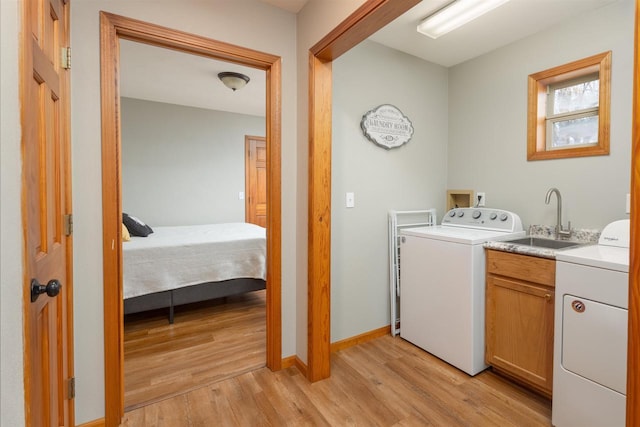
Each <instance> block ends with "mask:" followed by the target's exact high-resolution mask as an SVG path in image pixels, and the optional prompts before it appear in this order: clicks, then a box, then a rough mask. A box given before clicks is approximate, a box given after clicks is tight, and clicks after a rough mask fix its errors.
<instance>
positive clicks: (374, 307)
mask: <svg viewBox="0 0 640 427" xmlns="http://www.w3.org/2000/svg"><path fill="white" fill-rule="evenodd" d="M390 64H392V65H390ZM398 76H402V77H401V78H398ZM447 80H448V79H447V69H446V68H445V67H442V66H439V65H435V64H432V63H429V62H426V61H423V60H421V59H419V58H416V57H414V56H410V55H407V54H405V53H402V52H399V51H397V50H394V49H390V48H388V47H385V46H383V45H381V44H378V43H375V42H372V41H364V42H362V43H361V44H359V45H358V46H356V47H355V48H353V49H351V50H350V51H349V52H347V53H346V54H344V55H343V56H341V57H340V58H338V59H337V60H336V61H334V62H333V129H332V132H333V145H332V157H331V158H332V170H331V179H332V190H331V205H332V210H331V341H332V342H335V341H340V340H342V339H345V338H349V337H353V336H356V335H358V334H362V333H365V332H368V331H371V330H374V329H377V328H381V327H383V326H386V325H389V280H388V278H389V269H388V263H389V261H388V259H389V246H388V237H387V235H388V228H387V214H388V211H389V210H390V209H394V210H417V209H428V208H436V209H437V211H438V213H439V215H440V216H441V215H442V213H443V210H444V203H445V195H446V176H447V122H448V119H447V103H448V101H447V96H448V94H447V87H448V81H447ZM390 82H393V84H389V83H390ZM380 104H392V105H394V106H396V107H397V108H399V109H400V110H401V111H402V113H403V114H404V115H405V116H407V117H408V118H409V120H411V122H412V124H413V127H414V135H413V138H412V139H411V141H409V142H408V143H407V144H405V145H403V146H402V147H400V148H395V149H391V150H385V149H384V148H381V147H379V146H377V145H375V144H374V143H372V142H370V141H369V140H368V139H366V138H365V136H364V135H363V134H362V130H361V129H360V121H361V119H362V116H363V114H365V113H366V112H367V111H369V110H371V109H373V108H375V107H377V106H378V105H380ZM346 192H354V193H355V207H354V208H346V207H345V193H346Z"/></svg>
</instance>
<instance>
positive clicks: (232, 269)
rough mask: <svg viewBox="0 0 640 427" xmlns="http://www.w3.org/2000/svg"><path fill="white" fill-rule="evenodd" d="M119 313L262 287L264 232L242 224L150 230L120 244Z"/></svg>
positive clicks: (170, 307)
mask: <svg viewBox="0 0 640 427" xmlns="http://www.w3.org/2000/svg"><path fill="white" fill-rule="evenodd" d="M122 247H123V297H124V314H132V313H137V312H141V311H147V310H153V309H158V308H168V309H169V322H170V323H173V314H174V307H175V306H177V305H180V304H188V303H192V302H198V301H204V300H209V299H213V298H221V297H225V296H230V295H236V294H240V293H244V292H250V291H255V290H260V289H265V287H266V230H265V229H264V228H263V227H260V226H257V225H254V224H247V223H227V224H206V225H188V226H175V227H154V228H153V233H152V234H149V236H147V237H133V236H132V237H131V240H130V241H128V242H123V245H122Z"/></svg>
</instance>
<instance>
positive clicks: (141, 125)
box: [122, 98, 265, 227]
mask: <svg viewBox="0 0 640 427" xmlns="http://www.w3.org/2000/svg"><path fill="white" fill-rule="evenodd" d="M264 134H265V119H264V117H257V116H249V115H245V114H235V113H227V112H221V111H213V110H206V109H202V108H193V107H185V106H180V105H173V104H165V103H160V102H151V101H144V100H140V99H131V98H123V99H122V209H123V211H124V212H127V213H129V214H131V215H135V216H137V217H139V218H140V219H142V220H143V221H144V222H146V223H148V224H149V225H151V226H152V227H153V226H154V225H189V224H212V223H222V222H243V221H244V213H245V212H244V200H239V198H238V193H239V192H244V191H245V187H244V172H245V171H244V137H245V135H252V136H264Z"/></svg>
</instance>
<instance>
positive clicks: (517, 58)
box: [447, 0, 634, 229]
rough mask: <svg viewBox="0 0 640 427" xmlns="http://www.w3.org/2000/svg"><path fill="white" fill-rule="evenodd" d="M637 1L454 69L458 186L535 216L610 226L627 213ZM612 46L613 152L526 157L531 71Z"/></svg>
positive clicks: (537, 220) (453, 158)
mask: <svg viewBox="0 0 640 427" xmlns="http://www.w3.org/2000/svg"><path fill="white" fill-rule="evenodd" d="M633 29H634V2H633V0H621V1H619V2H615V3H613V4H612V5H610V6H607V7H604V8H601V9H598V10H596V11H594V12H591V13H588V14H585V15H584V16H579V17H574V19H572V20H571V21H570V22H566V23H563V24H562V25H560V26H557V27H554V28H551V29H549V30H548V31H545V32H542V33H539V34H537V35H533V36H531V37H528V38H526V39H524V40H521V41H519V42H516V43H513V44H511V45H509V46H506V47H504V48H502V49H498V50H496V51H494V52H492V53H489V54H486V55H483V56H481V57H479V58H476V59H473V60H471V61H468V62H466V63H463V64H461V65H458V66H455V67H453V68H451V70H450V73H449V173H448V179H447V184H448V186H449V187H450V188H469V189H474V190H476V191H484V192H486V193H487V205H488V206H494V207H499V208H504V209H508V210H512V211H515V212H517V213H518V214H519V215H520V217H521V218H522V221H523V222H524V223H525V224H526V225H529V224H532V223H533V224H550V225H553V224H555V222H556V201H555V197H554V198H553V200H552V203H551V204H550V205H545V204H544V197H545V193H546V191H547V189H548V188H549V187H557V188H558V189H559V190H560V191H561V193H562V196H563V202H564V203H563V207H564V214H563V216H564V223H565V224H566V222H567V220H571V222H572V225H573V226H576V227H579V228H598V229H600V228H602V227H604V226H605V225H606V224H607V223H609V222H611V221H613V220H616V219H621V218H626V217H628V216H627V215H626V214H625V196H626V194H627V193H628V192H629V188H630V181H629V180H630V164H631V160H630V154H631V96H632V78H633V77H632V75H633V42H632V40H633ZM608 50H611V51H612V52H613V53H612V76H611V154H610V155H609V156H597V157H584V158H573V159H558V160H541V161H534V162H528V161H527V151H526V144H527V122H526V119H527V76H528V75H529V74H532V73H535V72H538V71H542V70H546V69H549V68H552V67H555V66H558V65H562V64H565V63H568V62H571V61H575V60H578V59H581V58H585V57H587V56H591V55H594V54H597V53H601V52H605V51H608Z"/></svg>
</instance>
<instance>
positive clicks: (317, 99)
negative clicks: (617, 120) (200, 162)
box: [307, 0, 640, 426]
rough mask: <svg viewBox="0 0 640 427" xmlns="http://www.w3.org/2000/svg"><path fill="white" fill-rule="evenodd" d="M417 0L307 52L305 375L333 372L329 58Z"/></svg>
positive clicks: (347, 27) (635, 257) (635, 220)
mask: <svg viewBox="0 0 640 427" xmlns="http://www.w3.org/2000/svg"><path fill="white" fill-rule="evenodd" d="M417 3H418V1H415V0H367V1H366V2H365V3H364V4H363V5H362V6H361V7H360V8H358V9H357V10H356V11H355V12H354V13H352V14H351V15H350V16H349V17H347V18H346V19H345V20H344V21H343V22H342V23H341V24H339V25H338V26H337V27H336V28H335V29H334V30H333V31H331V32H330V33H329V34H328V35H327V36H325V37H324V38H323V39H322V40H321V41H320V42H318V43H317V44H316V45H315V46H313V47H312V48H311V49H310V52H309V183H308V186H309V187H308V192H309V201H308V202H309V212H308V220H309V236H308V246H309V259H308V283H307V286H308V295H309V299H308V307H307V310H308V313H307V315H308V325H309V328H308V331H307V338H308V342H307V351H308V360H307V364H308V366H307V377H308V378H309V380H310V381H317V380H320V379H323V378H327V377H328V376H329V375H330V366H329V363H330V360H329V353H330V335H331V329H330V314H331V312H330V302H331V293H330V292H331V286H330V277H331V276H330V271H331V270H330V268H331V223H330V220H331V78H332V74H331V62H332V61H333V60H334V59H336V58H338V57H339V56H340V55H342V54H343V53H345V52H347V51H348V50H349V49H351V48H352V47H354V46H355V45H357V44H358V43H360V42H361V41H363V40H364V39H366V38H367V37H369V36H370V35H372V34H373V33H374V32H376V31H377V30H379V29H380V28H382V27H383V26H384V25H386V24H387V23H389V22H390V21H392V20H393V19H395V18H396V17H397V16H399V15H401V14H402V13H404V12H406V11H407V10H409V9H410V8H411V7H413V6H414V5H415V4H417ZM639 4H640V0H636V23H635V29H636V34H635V37H634V46H635V48H634V52H635V63H634V101H633V107H634V113H633V123H632V126H633V137H632V140H633V148H632V160H631V198H632V199H631V200H632V206H633V207H632V209H631V255H630V267H629V341H628V342H629V347H628V351H629V354H628V360H627V426H635V425H638V424H640V311H639V310H640V283H639V282H640V251H639V249H640V217H639V215H640V72H639V70H638V62H639V57H640V51H639V49H640V36H639V35H638V25H639V24H640V12H639V10H638V9H639V8H640V6H639Z"/></svg>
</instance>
